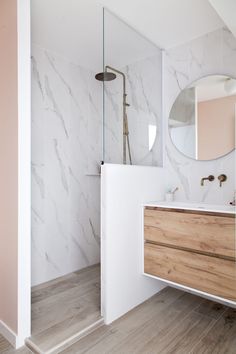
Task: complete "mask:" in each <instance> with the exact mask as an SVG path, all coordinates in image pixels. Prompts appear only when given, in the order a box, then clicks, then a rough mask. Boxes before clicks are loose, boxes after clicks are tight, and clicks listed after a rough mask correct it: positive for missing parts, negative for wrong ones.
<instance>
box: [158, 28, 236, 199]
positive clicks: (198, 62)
mask: <svg viewBox="0 0 236 354" xmlns="http://www.w3.org/2000/svg"><path fill="white" fill-rule="evenodd" d="M235 63H236V39H235V37H233V35H232V34H231V33H230V32H229V31H228V30H227V29H226V28H223V29H220V30H217V31H215V32H212V33H209V34H207V35H205V36H204V37H201V38H198V39H196V40H193V41H191V42H190V43H187V44H185V45H182V46H179V47H176V48H173V49H170V50H168V51H166V52H165V54H164V65H163V77H164V92H163V95H164V110H165V114H164V124H165V127H164V128H165V154H164V158H165V166H166V167H167V169H168V171H169V173H168V174H169V186H170V187H171V186H172V187H173V186H178V187H179V189H180V190H179V191H178V192H177V193H176V199H177V200H189V201H198V202H200V201H203V202H206V203H228V202H229V201H230V200H232V197H233V191H234V189H235V151H234V152H231V153H229V154H228V155H226V156H224V157H221V158H219V159H217V160H213V161H194V160H192V159H190V158H187V157H185V156H184V155H182V154H181V153H180V152H179V151H178V150H177V149H176V148H175V147H174V146H173V144H172V142H171V140H170V137H169V133H168V116H169V113H170V110H171V107H172V105H173V103H174V101H175V99H176V97H177V96H178V94H179V92H180V90H181V89H183V88H185V87H186V86H187V85H189V84H190V83H191V82H193V81H195V80H196V79H199V78H201V77H204V76H206V75H208V74H226V75H231V76H233V77H236V65H235ZM222 129H224V127H222ZM221 173H225V174H226V175H227V176H228V179H227V181H226V182H225V183H224V184H223V186H222V187H221V188H220V187H219V184H218V180H217V176H218V175H219V174H221ZM209 174H213V175H215V176H216V180H215V181H214V182H212V183H209V182H206V183H205V186H204V187H201V186H200V179H201V177H204V176H208V175H209Z"/></svg>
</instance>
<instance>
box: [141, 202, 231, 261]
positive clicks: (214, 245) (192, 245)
mask: <svg viewBox="0 0 236 354" xmlns="http://www.w3.org/2000/svg"><path fill="white" fill-rule="evenodd" d="M144 238H145V240H146V241H151V242H154V243H157V244H163V245H171V246H173V247H176V248H181V249H189V250H195V251H196V252H197V251H199V252H200V253H201V252H202V253H204V254H207V253H210V254H214V255H218V256H223V257H230V258H231V259H235V217H234V215H230V214H228V215H227V216H219V214H218V215H207V214H206V213H204V212H200V213H198V212H189V211H183V210H181V211H179V212H178V211H174V210H173V209H172V210H161V208H160V209H154V208H153V209H151V208H150V209H149V208H146V209H145V211H144Z"/></svg>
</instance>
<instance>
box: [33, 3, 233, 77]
mask: <svg viewBox="0 0 236 354" xmlns="http://www.w3.org/2000/svg"><path fill="white" fill-rule="evenodd" d="M221 1H223V0H221ZM224 1H225V0H224ZM226 1H231V0H226ZM233 1H236V0H233ZM103 5H104V6H105V7H107V8H108V9H110V10H111V11H112V12H113V13H115V14H116V15H117V16H118V17H120V18H121V19H123V20H124V21H126V22H127V23H128V24H129V25H130V26H131V27H133V28H134V29H136V30H137V31H138V32H139V33H141V34H142V35H143V36H144V37H145V38H148V39H149V40H150V41H151V42H152V43H154V44H155V45H158V46H160V47H162V48H170V47H173V46H177V45H179V44H182V43H184V42H188V41H190V40H192V39H194V38H196V37H199V36H202V35H204V34H206V33H208V32H211V31H214V30H216V29H217V28H220V27H222V26H223V25H224V23H223V21H222V20H221V19H220V17H219V16H218V15H217V13H216V12H215V10H214V9H213V7H212V6H211V5H210V4H209V2H208V0H31V8H32V11H31V12H32V41H33V42H34V43H36V44H39V45H41V46H43V47H45V48H48V49H51V50H53V51H55V52H57V53H59V54H60V55H62V56H63V57H66V58H69V59H70V60H71V61H74V62H76V63H78V64H81V65H84V66H86V67H88V68H90V69H92V70H94V71H98V70H101V68H102V6H103ZM107 23H108V21H107ZM111 23H112V21H110V24H111ZM105 24H106V22H105ZM129 32H130V33H129V35H128V31H127V26H126V25H125V24H124V23H122V22H121V23H120V26H119V25H118V22H117V20H114V24H113V25H110V27H109V30H107V31H106V38H108V40H107V43H108V45H107V46H106V53H108V52H109V51H110V53H113V58H112V55H110V57H109V63H110V65H114V63H116V65H119V64H120V66H122V65H123V63H124V62H127V60H128V61H130V60H131V59H133V56H134V55H135V56H137V58H139V57H140V56H144V55H146V56H148V52H149V49H150V52H152V50H154V46H153V45H151V43H148V41H145V40H144V39H143V38H142V37H140V36H138V35H137V33H135V32H132V31H129ZM116 44H118V45H119V46H117V47H115V46H116ZM122 44H124V50H121V48H122ZM124 54H125V55H126V57H122V55H124Z"/></svg>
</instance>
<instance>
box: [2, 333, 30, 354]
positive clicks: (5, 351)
mask: <svg viewBox="0 0 236 354" xmlns="http://www.w3.org/2000/svg"><path fill="white" fill-rule="evenodd" d="M0 353H1V354H32V352H31V351H30V350H29V349H28V348H26V347H23V348H21V349H18V350H14V349H13V348H12V346H11V344H9V343H8V342H7V341H6V339H5V338H3V336H1V334H0Z"/></svg>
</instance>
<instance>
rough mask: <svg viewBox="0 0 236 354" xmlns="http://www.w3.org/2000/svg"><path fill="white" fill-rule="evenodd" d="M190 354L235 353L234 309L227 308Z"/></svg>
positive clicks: (235, 315) (235, 311)
mask: <svg viewBox="0 0 236 354" xmlns="http://www.w3.org/2000/svg"><path fill="white" fill-rule="evenodd" d="M191 353H192V354H199V353H201V354H212V353H214V354H235V353H236V309H231V308H228V309H227V311H226V312H224V314H223V315H222V317H220V318H219V319H218V320H217V321H216V323H215V324H214V326H212V328H211V329H210V330H209V331H208V332H207V333H206V334H205V336H204V337H203V338H202V339H201V340H200V341H199V342H198V343H197V344H196V345H195V347H194V348H193V350H192V351H191Z"/></svg>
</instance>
